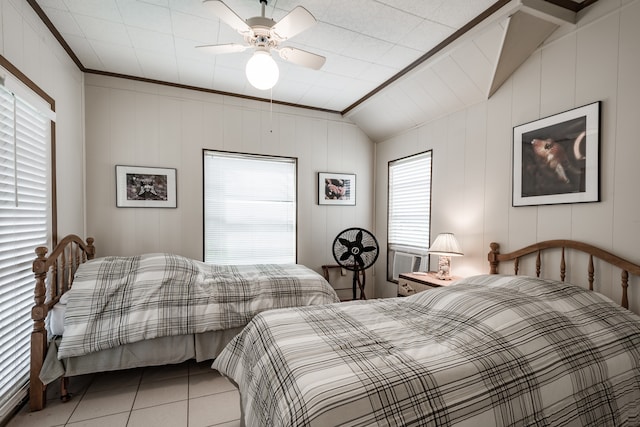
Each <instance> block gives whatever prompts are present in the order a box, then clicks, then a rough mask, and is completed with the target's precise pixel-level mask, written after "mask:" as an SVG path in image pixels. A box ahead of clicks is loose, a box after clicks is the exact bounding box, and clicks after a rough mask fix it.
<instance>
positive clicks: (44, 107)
mask: <svg viewBox="0 0 640 427" xmlns="http://www.w3.org/2000/svg"><path fill="white" fill-rule="evenodd" d="M0 74H2V79H0V80H1V81H0V84H1V85H2V86H4V90H6V92H7V93H8V94H10V95H11V96H13V97H14V98H19V99H20V102H19V103H16V102H15V101H14V108H16V107H18V105H20V106H22V105H26V106H28V107H27V108H26V109H28V110H31V109H33V110H34V111H36V112H37V113H38V114H41V115H42V118H43V119H44V120H42V124H43V128H42V129H46V132H47V134H45V135H43V136H44V138H43V139H42V140H41V142H42V145H43V146H44V147H45V152H44V153H43V154H44V156H43V157H44V158H43V160H44V163H40V164H41V165H42V164H44V167H45V169H44V172H45V174H44V179H45V183H44V192H43V193H36V194H44V195H45V200H44V205H45V207H44V209H43V210H41V211H40V212H44V213H45V217H46V219H45V223H44V241H43V242H41V244H38V245H37V246H42V245H47V246H53V245H55V244H56V243H57V240H58V236H57V197H56V138H55V136H56V132H55V131H56V127H55V101H54V100H53V98H51V97H50V96H49V95H48V94H47V93H46V92H45V91H44V90H42V89H41V88H40V87H38V86H37V85H36V84H35V83H34V82H33V81H31V80H30V79H29V78H28V77H27V76H26V75H25V74H23V73H22V72H21V71H20V70H18V69H17V68H16V67H15V66H14V65H13V64H11V63H10V62H9V61H8V60H7V59H6V58H4V57H3V56H2V55H0ZM26 109H23V108H22V107H20V110H21V111H26ZM28 117H31V116H28ZM16 118H17V116H15V115H14V123H13V125H12V126H15V123H16V122H15V120H16ZM21 120H22V119H21ZM47 122H48V123H47ZM27 129H29V128H27ZM15 132H16V131H15V129H14V136H13V138H16V136H15ZM14 141H15V142H16V143H17V142H18V140H16V139H14ZM20 146H22V147H23V148H22V149H24V144H20ZM13 149H14V150H18V146H17V145H16V146H14V147H13ZM16 159H17V157H16ZM14 167H17V165H14ZM15 173H16V177H17V176H18V172H17V170H16V172H15ZM14 185H16V183H14ZM16 194H19V193H16ZM17 200H18V199H17ZM7 227H12V225H11V223H9V224H8V226H7ZM7 231H10V229H9V228H8V229H7ZM36 240H39V239H36ZM33 249H34V250H35V246H34V247H33ZM24 250H25V249H24V247H23V248H22V249H20V247H17V248H15V249H9V251H8V253H9V254H15V256H17V257H18V259H17V260H14V262H13V266H14V267H15V268H16V270H13V273H12V277H13V276H15V277H16V279H15V280H14V281H13V282H8V283H7V285H8V286H9V288H8V289H4V290H3V291H2V294H3V295H5V294H6V295H7V297H8V298H9V299H11V298H14V299H15V298H18V297H20V296H21V295H23V296H26V295H28V294H29V293H31V294H33V292H34V287H33V283H34V282H33V281H32V280H27V279H26V278H27V277H29V278H32V277H33V273H32V272H31V262H32V260H34V259H35V252H33V257H29V256H28V255H27V254H26V253H25V252H24ZM18 260H20V264H17V262H18ZM20 265H22V266H23V267H20V268H18V267H19V266H20ZM18 276H19V277H22V279H20V278H19V277H18ZM23 280H24V282H23ZM5 291H7V292H6V293H5ZM22 301H23V303H24V306H25V307H32V306H33V303H31V304H29V303H27V300H26V299H24V300H22ZM4 302H6V301H3V302H2V303H4ZM21 307H22V305H21ZM22 316H24V317H22ZM15 322H18V323H16V324H20V325H22V326H21V328H25V330H28V331H32V330H33V321H32V317H31V312H30V310H27V311H26V312H25V313H24V314H23V315H21V316H18V317H16V319H15ZM24 342H26V343H27V344H26V346H25V348H22V347H21V346H17V344H16V342H14V343H13V344H11V347H10V348H11V354H15V355H19V354H24V352H27V353H30V351H31V345H32V344H31V338H30V335H29V336H28V337H26V339H25V340H24ZM12 360H13V361H12V364H11V365H7V366H8V369H9V370H8V372H3V374H5V375H9V374H14V375H17V373H19V372H21V371H22V370H26V371H25V373H24V375H25V376H26V378H25V376H23V375H22V374H20V375H19V376H16V377H14V378H12V382H11V383H9V382H8V383H6V389H5V390H4V391H3V393H5V394H4V395H3V398H4V399H6V400H4V401H3V404H2V405H1V408H0V422H1V421H3V420H6V419H7V417H8V416H9V415H10V414H11V413H12V412H13V411H14V410H15V408H16V407H17V406H19V404H20V402H21V401H22V400H23V399H24V398H26V396H27V390H28V386H29V380H30V376H31V373H30V365H29V363H30V362H29V360H30V356H29V357H27V359H26V366H25V365H22V364H20V363H18V362H19V359H17V358H16V359H12ZM23 380H24V382H23Z"/></svg>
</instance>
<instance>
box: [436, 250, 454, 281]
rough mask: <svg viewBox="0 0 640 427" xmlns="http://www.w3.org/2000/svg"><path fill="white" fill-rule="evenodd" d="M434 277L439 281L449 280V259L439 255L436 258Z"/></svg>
mask: <svg viewBox="0 0 640 427" xmlns="http://www.w3.org/2000/svg"><path fill="white" fill-rule="evenodd" d="M436 277H437V278H438V279H440V280H451V257H450V256H448V255H440V256H439V257H438V272H437V273H436Z"/></svg>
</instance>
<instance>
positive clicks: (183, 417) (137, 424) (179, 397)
mask: <svg viewBox="0 0 640 427" xmlns="http://www.w3.org/2000/svg"><path fill="white" fill-rule="evenodd" d="M69 389H70V390H71V392H72V393H73V394H74V396H73V399H71V401H69V402H67V403H62V402H60V399H59V387H58V383H57V382H55V383H52V384H51V385H50V386H49V387H48V390H47V392H48V395H49V396H48V399H47V406H46V408H45V409H43V410H42V411H38V412H29V408H28V405H25V407H23V408H22V409H21V410H20V411H19V413H18V414H16V416H14V417H13V418H12V419H11V420H10V421H9V423H8V424H7V427H22V426H38V427H58V426H68V427H80V426H82V427H98V426H99V427H151V426H154V427H156V426H157V427H161V426H167V427H204V426H218V427H239V426H240V398H239V394H238V391H237V390H236V388H235V387H234V386H233V384H231V383H230V382H229V380H227V379H226V378H224V377H222V376H221V375H220V374H219V373H218V372H217V371H214V370H213V369H211V362H202V363H196V362H195V361H188V362H185V363H182V364H178V365H167V366H155V367H148V368H140V369H130V370H126V371H117V372H108V373H100V374H95V375H84V376H79V377H74V378H71V380H70V385H69Z"/></svg>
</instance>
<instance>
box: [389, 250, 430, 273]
mask: <svg viewBox="0 0 640 427" xmlns="http://www.w3.org/2000/svg"><path fill="white" fill-rule="evenodd" d="M423 258H426V256H421V255H416V254H409V253H406V252H397V251H396V252H394V255H393V269H392V277H393V279H394V280H398V278H399V277H400V274H402V273H411V272H414V271H421V270H420V266H421V265H422V260H423Z"/></svg>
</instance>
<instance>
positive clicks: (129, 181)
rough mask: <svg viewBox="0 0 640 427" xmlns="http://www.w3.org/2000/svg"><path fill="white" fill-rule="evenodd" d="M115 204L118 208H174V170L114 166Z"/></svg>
mask: <svg viewBox="0 0 640 427" xmlns="http://www.w3.org/2000/svg"><path fill="white" fill-rule="evenodd" d="M116 206H117V207H119V208H175V207H177V201H176V170H175V169H171V168H150V167H141V166H121V165H118V166H116Z"/></svg>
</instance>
